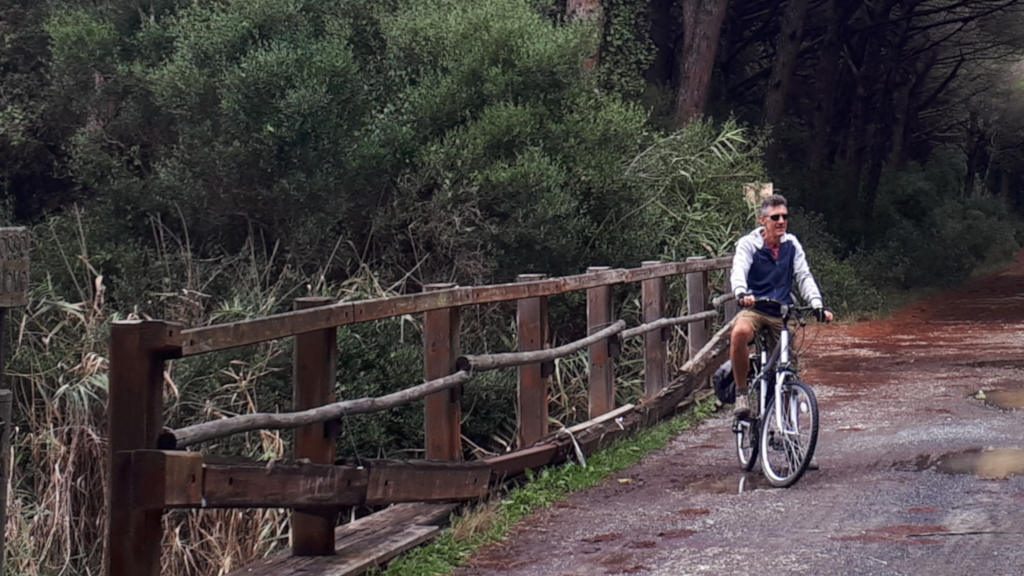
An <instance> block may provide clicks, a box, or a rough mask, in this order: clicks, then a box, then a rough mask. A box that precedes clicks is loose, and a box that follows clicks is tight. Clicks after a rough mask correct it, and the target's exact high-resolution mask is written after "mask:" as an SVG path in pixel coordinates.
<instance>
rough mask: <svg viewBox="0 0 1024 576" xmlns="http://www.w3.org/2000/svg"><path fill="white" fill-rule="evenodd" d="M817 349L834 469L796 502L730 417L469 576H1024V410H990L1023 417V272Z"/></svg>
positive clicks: (1023, 264) (544, 522)
mask: <svg viewBox="0 0 1024 576" xmlns="http://www.w3.org/2000/svg"><path fill="white" fill-rule="evenodd" d="M805 336H806V339H807V343H808V346H807V349H806V351H805V352H804V354H803V355H802V357H801V358H802V362H803V367H804V379H805V380H807V381H809V382H812V383H813V384H814V385H815V390H816V391H817V393H818V399H819V403H820V405H821V408H822V423H821V437H820V440H819V447H818V451H817V457H816V461H817V462H818V463H819V464H820V470H818V471H811V472H808V473H807V475H806V476H805V477H804V478H803V479H802V480H801V481H800V482H799V483H798V484H797V485H796V486H794V487H793V488H790V489H787V490H777V489H771V488H768V487H766V485H765V482H764V481H763V479H762V478H761V477H760V475H759V474H748V475H743V474H741V473H740V472H739V471H738V468H737V465H736V463H735V455H734V453H733V450H732V448H731V442H732V435H731V433H730V432H729V424H730V421H729V418H728V417H726V416H725V415H724V414H723V415H720V416H719V417H717V418H714V419H712V420H709V421H707V422H705V423H704V424H702V425H701V426H700V427H699V428H697V429H696V430H693V431H690V432H687V433H685V434H683V435H681V436H679V437H678V438H676V439H675V440H674V441H672V442H671V444H670V445H669V446H668V447H667V448H666V449H665V450H663V451H661V452H658V453H656V454H653V455H651V456H649V457H648V458H646V459H645V460H644V461H643V462H642V463H640V464H639V465H637V466H635V467H633V468H631V469H629V470H626V471H623V472H622V473H620V474H619V475H617V477H616V478H612V479H609V480H608V481H606V482H605V483H604V484H603V485H601V486H599V487H597V488H594V489H591V490H588V491H586V492H582V493H579V494H576V495H574V496H572V497H571V498H569V499H568V500H567V501H565V502H563V503H560V504H558V505H557V506H555V507H554V508H552V509H550V510H547V511H544V512H541V513H539V514H537V515H535V516H533V517H531V518H529V519H528V520H527V521H525V522H523V523H522V524H521V526H520V527H519V528H518V529H517V530H516V532H515V533H514V534H513V535H512V536H511V537H510V538H509V539H508V540H507V541H506V542H504V543H502V544H501V545H497V546H493V547H490V548H488V549H486V550H485V551H483V552H482V553H481V554H479V555H478V556H477V558H476V559H475V560H474V561H473V562H472V564H471V565H470V566H468V567H467V568H464V569H462V570H460V571H459V572H458V574H460V575H462V576H468V575H484V574H503V575H509V574H522V575H544V574H550V575H559V576H570V575H578V576H585V575H592V574H651V575H683V574H715V575H724V574H746V573H754V572H758V573H762V574H785V575H792V574H807V575H824V574H864V575H868V574H870V575H899V574H907V575H911V574H927V575H929V576H944V575H961V574H986V575H1011V574H1012V575H1017V574H1021V573H1024V546H1021V541H1022V540H1021V539H1022V535H1024V514H1021V507H1022V505H1024V456H1022V454H1024V452H1020V451H1017V450H1016V449H1018V448H1024V440H1022V439H1021V434H1022V432H1021V431H1022V429H1024V413H1022V412H1018V411H1013V410H1007V409H1000V408H999V407H997V406H996V405H994V404H1002V405H1003V406H1004V407H1012V406H1014V405H1017V406H1024V398H1022V396H1024V379H1022V378H1021V377H1022V375H1024V258H1022V259H1021V260H1019V261H1018V262H1017V263H1015V264H1014V265H1013V266H1012V267H1011V268H1010V269H1008V270H1007V271H1005V272H1003V273H1001V274H997V275H994V276H990V277H986V278H983V279H979V280H977V281H975V282H973V283H971V284H970V285H969V286H967V287H965V288H964V289H961V290H958V291H956V292H952V293H947V294H944V295H942V296H940V297H935V298H932V299H929V300H928V301H925V302H922V303H919V304H916V305H914V306H911V307H909V308H907V309H904V310H902V311H900V312H899V313H898V314H896V315H895V316H894V317H893V318H891V319H888V320H885V321H878V322H866V323H859V324H855V325H845V326H831V327H826V328H822V329H820V330H819V331H814V329H812V328H809V329H808V331H807V334H806V335H805ZM979 390H984V391H985V395H984V398H983V399H980V398H979V397H978V396H977V392H978V391H979ZM620 479H628V481H621V482H620Z"/></svg>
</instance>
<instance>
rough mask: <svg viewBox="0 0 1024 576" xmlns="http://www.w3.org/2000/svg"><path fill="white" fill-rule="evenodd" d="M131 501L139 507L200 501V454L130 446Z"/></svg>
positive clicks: (201, 480) (201, 474)
mask: <svg viewBox="0 0 1024 576" xmlns="http://www.w3.org/2000/svg"><path fill="white" fill-rule="evenodd" d="M122 454H125V455H126V458H127V460H129V461H130V462H131V464H130V466H131V479H132V489H131V502H132V505H133V506H135V507H136V508H138V509H140V510H162V509H164V508H176V507H186V508H189V507H196V506H199V505H201V504H202V501H203V455H202V454H198V453H195V452H167V451H162V450H132V451H129V452H123V453H122Z"/></svg>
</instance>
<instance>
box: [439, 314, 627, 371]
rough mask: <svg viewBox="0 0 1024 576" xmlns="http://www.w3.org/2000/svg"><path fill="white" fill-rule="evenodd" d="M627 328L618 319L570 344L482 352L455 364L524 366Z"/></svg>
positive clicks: (467, 367)
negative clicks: (541, 348) (540, 348)
mask: <svg viewBox="0 0 1024 576" xmlns="http://www.w3.org/2000/svg"><path fill="white" fill-rule="evenodd" d="M625 328H626V322H625V320H618V321H616V322H614V323H612V324H611V325H610V326H608V327H607V328H604V329H603V330H600V331H598V332H594V333H593V334H591V335H590V336H587V337H586V338H581V339H579V340H576V341H574V342H569V343H568V344H563V345H562V346H558V347H556V348H547V349H545V350H533V351H530V352H506V353H504V354H480V355H477V356H469V355H467V356H460V357H459V358H458V360H456V361H455V366H456V367H457V368H458V369H459V370H462V371H469V372H486V371H488V370H497V369H499V368H513V367H515V366H523V365H526V364H535V363H537V362H550V361H551V360H554V359H556V358H562V357H563V356H568V355H569V354H572V353H573V352H578V351H580V350H583V349H584V348H586V347H587V346H590V345H591V344H594V343H596V342H600V341H601V340H607V339H608V338H610V337H612V336H615V335H616V334H618V333H619V332H622V331H623V330H625Z"/></svg>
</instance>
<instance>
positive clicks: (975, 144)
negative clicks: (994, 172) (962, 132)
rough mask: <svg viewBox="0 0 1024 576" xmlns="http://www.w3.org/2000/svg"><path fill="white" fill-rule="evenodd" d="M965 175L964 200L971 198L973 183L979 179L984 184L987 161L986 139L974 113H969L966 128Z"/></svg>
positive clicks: (979, 121) (973, 193) (978, 119)
mask: <svg viewBox="0 0 1024 576" xmlns="http://www.w3.org/2000/svg"><path fill="white" fill-rule="evenodd" d="M966 140H967V174H966V175H965V176H964V190H963V196H964V198H973V197H974V196H976V194H975V192H974V188H975V182H976V181H977V180H978V179H979V176H980V179H981V180H982V181H983V182H984V180H985V171H986V167H987V164H988V160H989V153H988V137H987V136H986V135H985V128H984V126H982V122H981V118H980V116H979V114H978V113H977V112H975V111H973V110H972V111H971V115H970V121H969V122H968V126H967V138H966Z"/></svg>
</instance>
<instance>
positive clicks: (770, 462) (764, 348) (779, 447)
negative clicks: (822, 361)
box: [733, 298, 818, 488]
mask: <svg viewBox="0 0 1024 576" xmlns="http://www.w3.org/2000/svg"><path fill="white" fill-rule="evenodd" d="M756 302H759V303H768V304H771V305H776V306H779V307H780V311H781V312H782V331H781V332H780V334H779V339H778V342H776V343H775V346H774V348H773V349H772V352H771V355H769V354H768V350H769V344H770V343H771V341H772V340H774V337H773V335H772V333H771V331H770V330H768V329H762V330H760V331H758V333H757V334H756V335H755V337H754V352H753V353H751V354H750V357H749V358H750V370H749V372H748V376H747V395H748V400H749V406H750V416H749V417H748V418H743V419H741V418H737V419H735V420H734V422H733V432H734V433H735V434H736V454H737V457H738V459H739V463H740V467H741V468H742V469H743V470H744V471H750V470H753V468H754V465H755V464H756V463H757V461H758V456H760V462H761V471H762V472H763V473H764V475H765V477H766V478H767V479H768V482H769V483H770V484H771V485H772V486H775V487H778V488H785V487H788V486H792V485H793V484H794V483H795V482H796V481H797V480H799V479H800V477H801V476H803V474H804V472H806V471H807V467H808V465H810V463H811V458H812V457H813V456H814V449H815V447H816V446H817V443H818V401H817V398H815V396H814V390H812V389H811V387H810V386H809V385H807V384H806V383H804V382H802V381H800V379H799V377H798V374H797V368H796V365H795V363H794V362H793V360H794V352H793V350H792V349H791V342H792V338H793V334H792V332H791V331H790V322H791V321H793V320H795V321H796V322H797V323H798V324H799V326H801V327H803V326H805V325H806V320H805V319H804V314H805V313H807V312H809V311H811V310H812V308H811V307H809V306H789V305H786V304H783V303H781V302H779V301H777V300H773V299H770V298H758V299H757V300H756ZM761 415H765V417H762V416H761Z"/></svg>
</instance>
